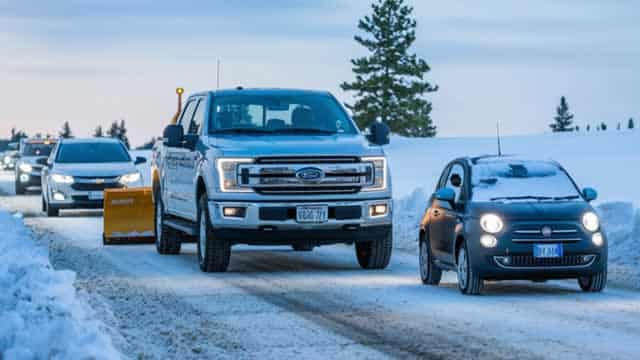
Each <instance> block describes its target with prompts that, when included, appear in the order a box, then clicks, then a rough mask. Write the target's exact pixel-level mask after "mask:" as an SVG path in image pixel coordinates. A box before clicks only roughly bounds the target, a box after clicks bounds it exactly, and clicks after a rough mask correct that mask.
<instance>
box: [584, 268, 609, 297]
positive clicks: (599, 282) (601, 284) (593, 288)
mask: <svg viewBox="0 0 640 360" xmlns="http://www.w3.org/2000/svg"><path fill="white" fill-rule="evenodd" d="M578 285H580V288H581V289H582V291H585V292H601V291H602V290H604V288H605V286H607V268H606V267H605V268H604V270H603V271H602V272H599V273H597V274H595V275H591V276H584V277H579V278H578Z"/></svg>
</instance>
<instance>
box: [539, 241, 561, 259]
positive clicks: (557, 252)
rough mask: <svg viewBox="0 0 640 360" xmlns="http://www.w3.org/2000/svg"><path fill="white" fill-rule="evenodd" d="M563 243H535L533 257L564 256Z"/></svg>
mask: <svg viewBox="0 0 640 360" xmlns="http://www.w3.org/2000/svg"><path fill="white" fill-rule="evenodd" d="M562 250H563V249H562V244H544V245H542V244H534V245H533V257H536V258H557V257H561V256H562Z"/></svg>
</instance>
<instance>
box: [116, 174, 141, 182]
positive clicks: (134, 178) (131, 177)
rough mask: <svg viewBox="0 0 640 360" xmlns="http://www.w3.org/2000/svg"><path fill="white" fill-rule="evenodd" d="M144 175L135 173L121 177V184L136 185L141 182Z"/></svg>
mask: <svg viewBox="0 0 640 360" xmlns="http://www.w3.org/2000/svg"><path fill="white" fill-rule="evenodd" d="M141 178H142V175H140V173H139V172H134V173H130V174H126V175H122V176H120V183H121V184H124V185H129V184H131V183H135V182H138V181H140V179H141Z"/></svg>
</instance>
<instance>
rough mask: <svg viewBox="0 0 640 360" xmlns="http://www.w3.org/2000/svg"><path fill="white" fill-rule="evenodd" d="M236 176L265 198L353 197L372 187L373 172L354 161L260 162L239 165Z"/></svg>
mask: <svg viewBox="0 0 640 360" xmlns="http://www.w3.org/2000/svg"><path fill="white" fill-rule="evenodd" d="M237 176H238V184H239V185H240V186H242V187H246V188H251V189H253V190H254V191H255V192H257V193H259V194H264V195H306V194H309V195H321V194H354V193H357V192H359V191H360V189H362V187H364V186H368V185H371V184H373V180H374V179H373V177H374V168H373V164H371V163H362V162H359V159H358V158H355V157H313V158H309V157H287V158H282V157H280V158H260V159H257V161H256V162H255V163H252V164H240V165H239V166H238V173H237Z"/></svg>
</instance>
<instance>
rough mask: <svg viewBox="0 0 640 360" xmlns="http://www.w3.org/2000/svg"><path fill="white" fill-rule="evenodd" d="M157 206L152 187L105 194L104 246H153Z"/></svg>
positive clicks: (105, 192)
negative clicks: (150, 244) (149, 244)
mask: <svg viewBox="0 0 640 360" xmlns="http://www.w3.org/2000/svg"><path fill="white" fill-rule="evenodd" d="M153 218H154V206H153V198H152V190H151V188H150V187H143V188H132V189H107V190H105V191H104V233H103V235H102V243H103V244H104V245H114V244H142V243H153V242H154V241H155V234H154V221H153Z"/></svg>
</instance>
